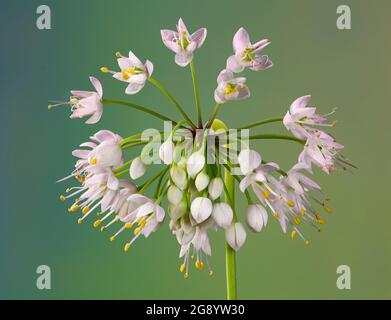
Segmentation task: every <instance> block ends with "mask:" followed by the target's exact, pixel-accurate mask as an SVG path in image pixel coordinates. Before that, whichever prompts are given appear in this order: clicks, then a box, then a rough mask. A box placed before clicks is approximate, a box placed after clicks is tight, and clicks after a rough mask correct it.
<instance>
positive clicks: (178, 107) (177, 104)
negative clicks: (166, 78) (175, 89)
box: [148, 78, 196, 129]
mask: <svg viewBox="0 0 391 320" xmlns="http://www.w3.org/2000/svg"><path fill="white" fill-rule="evenodd" d="M148 80H149V82H150V83H152V84H153V85H154V86H155V87H156V88H158V89H159V90H160V91H161V92H163V94H164V95H165V96H166V97H167V98H168V99H169V100H170V101H171V103H172V104H173V106H174V107H175V109H177V111H178V112H179V113H180V114H181V115H182V117H183V118H184V119H186V120H187V121H188V123H190V124H191V126H192V127H193V128H194V129H195V128H196V126H195V124H194V123H193V122H192V121H191V119H190V118H189V116H188V115H187V114H186V112H185V110H183V108H182V107H181V105H180V104H179V102H178V101H177V100H176V99H175V98H174V96H173V95H172V94H171V93H169V92H168V91H167V89H166V88H165V87H164V86H163V85H162V84H161V83H160V82H159V81H157V80H155V79H153V78H149V79H148Z"/></svg>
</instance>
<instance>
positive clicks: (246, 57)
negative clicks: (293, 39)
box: [227, 28, 273, 73]
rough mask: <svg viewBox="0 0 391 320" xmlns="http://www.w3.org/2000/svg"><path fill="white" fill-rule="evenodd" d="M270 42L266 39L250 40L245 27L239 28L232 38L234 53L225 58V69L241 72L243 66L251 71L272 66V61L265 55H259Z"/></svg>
mask: <svg viewBox="0 0 391 320" xmlns="http://www.w3.org/2000/svg"><path fill="white" fill-rule="evenodd" d="M269 44H270V41H269V40H268V39H263V40H260V41H257V42H256V43H254V44H251V42H250V36H249V34H248V32H247V31H246V29H244V28H240V29H239V30H238V31H237V32H236V33H235V36H234V38H233V48H234V51H235V54H234V55H233V56H230V57H229V58H228V60H227V69H228V70H230V71H232V72H236V73H237V72H241V71H243V69H244V68H249V69H250V70H253V71H261V70H265V69H268V68H271V67H272V66H273V62H272V61H271V60H270V59H269V57H268V56H267V55H261V50H262V49H263V48H265V47H266V46H267V45H269Z"/></svg>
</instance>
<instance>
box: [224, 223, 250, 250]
mask: <svg viewBox="0 0 391 320" xmlns="http://www.w3.org/2000/svg"><path fill="white" fill-rule="evenodd" d="M246 236H247V235H246V230H245V229H244V227H243V225H242V224H241V223H240V222H235V223H232V224H231V225H230V226H229V227H228V229H227V230H225V240H226V241H227V242H228V244H229V245H230V247H231V248H232V249H234V250H235V251H238V250H239V249H240V248H241V247H242V246H243V244H244V242H245V241H246Z"/></svg>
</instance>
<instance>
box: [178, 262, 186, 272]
mask: <svg viewBox="0 0 391 320" xmlns="http://www.w3.org/2000/svg"><path fill="white" fill-rule="evenodd" d="M185 270H186V265H185V264H184V263H182V264H181V265H180V267H179V271H180V272H182V273H183V272H185Z"/></svg>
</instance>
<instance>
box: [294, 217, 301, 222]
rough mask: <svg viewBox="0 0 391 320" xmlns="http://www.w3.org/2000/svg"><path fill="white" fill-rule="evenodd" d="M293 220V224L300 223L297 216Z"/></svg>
mask: <svg viewBox="0 0 391 320" xmlns="http://www.w3.org/2000/svg"><path fill="white" fill-rule="evenodd" d="M293 221H294V222H295V224H300V223H301V220H300V218H299V217H294V218H293Z"/></svg>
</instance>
